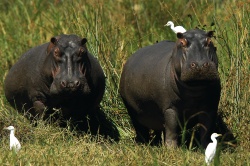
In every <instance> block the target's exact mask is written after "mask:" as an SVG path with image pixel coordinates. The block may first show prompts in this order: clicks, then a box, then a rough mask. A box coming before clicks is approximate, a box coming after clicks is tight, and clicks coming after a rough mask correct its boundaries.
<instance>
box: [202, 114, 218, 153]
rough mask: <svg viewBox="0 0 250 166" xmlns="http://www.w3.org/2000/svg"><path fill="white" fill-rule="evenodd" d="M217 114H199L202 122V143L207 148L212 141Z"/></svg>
mask: <svg viewBox="0 0 250 166" xmlns="http://www.w3.org/2000/svg"><path fill="white" fill-rule="evenodd" d="M215 118H216V115H214V114H212V113H209V114H207V113H202V114H200V115H199V123H201V124H202V127H200V129H199V130H200V143H201V146H202V147H203V148H206V147H207V145H208V143H209V142H211V140H210V136H211V134H212V132H213V129H214V127H215V122H216V119H215Z"/></svg>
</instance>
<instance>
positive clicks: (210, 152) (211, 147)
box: [205, 133, 221, 165]
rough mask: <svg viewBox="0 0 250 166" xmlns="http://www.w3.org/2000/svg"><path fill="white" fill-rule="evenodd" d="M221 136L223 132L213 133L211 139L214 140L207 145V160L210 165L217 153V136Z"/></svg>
mask: <svg viewBox="0 0 250 166" xmlns="http://www.w3.org/2000/svg"><path fill="white" fill-rule="evenodd" d="M219 136H221V134H217V133H213V134H212V135H211V140H212V141H213V142H211V143H209V144H208V145H207V148H206V151H205V161H206V163H207V165H209V164H210V163H211V161H212V160H213V158H214V155H215V153H216V147H217V140H216V138H217V137H219Z"/></svg>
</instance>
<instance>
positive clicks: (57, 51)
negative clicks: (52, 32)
mask: <svg viewBox="0 0 250 166" xmlns="http://www.w3.org/2000/svg"><path fill="white" fill-rule="evenodd" d="M54 56H55V57H60V50H59V48H56V49H55V50H54Z"/></svg>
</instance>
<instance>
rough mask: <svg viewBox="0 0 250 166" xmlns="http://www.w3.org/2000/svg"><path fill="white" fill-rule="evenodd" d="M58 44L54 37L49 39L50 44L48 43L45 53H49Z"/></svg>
mask: <svg viewBox="0 0 250 166" xmlns="http://www.w3.org/2000/svg"><path fill="white" fill-rule="evenodd" d="M57 43H58V39H57V38H56V37H52V38H51V39H50V43H49V46H48V48H47V53H49V52H50V51H51V49H52V48H53V47H55V45H56V44H57Z"/></svg>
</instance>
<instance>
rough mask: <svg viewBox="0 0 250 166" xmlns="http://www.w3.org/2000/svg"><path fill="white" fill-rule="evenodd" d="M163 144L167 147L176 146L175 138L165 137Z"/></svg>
mask: <svg viewBox="0 0 250 166" xmlns="http://www.w3.org/2000/svg"><path fill="white" fill-rule="evenodd" d="M165 145H166V146H167V147H173V148H176V147H177V140H172V139H166V140H165Z"/></svg>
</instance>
